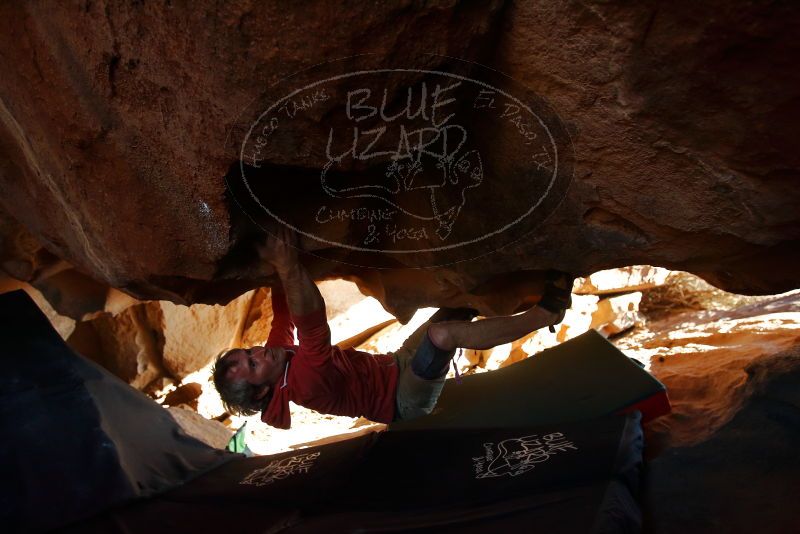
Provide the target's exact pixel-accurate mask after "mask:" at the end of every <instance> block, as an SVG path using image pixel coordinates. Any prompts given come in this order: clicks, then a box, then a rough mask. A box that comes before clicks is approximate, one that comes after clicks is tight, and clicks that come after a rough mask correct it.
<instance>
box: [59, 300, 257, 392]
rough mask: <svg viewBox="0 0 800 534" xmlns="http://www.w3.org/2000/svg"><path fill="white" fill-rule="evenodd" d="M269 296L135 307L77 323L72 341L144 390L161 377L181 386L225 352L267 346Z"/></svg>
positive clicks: (70, 339)
mask: <svg viewBox="0 0 800 534" xmlns="http://www.w3.org/2000/svg"><path fill="white" fill-rule="evenodd" d="M269 294H270V292H269V290H268V289H263V288H262V289H257V290H254V291H248V292H247V293H245V294H244V295H242V296H241V297H239V298H237V299H235V300H233V301H232V302H230V303H229V304H228V305H227V306H219V305H213V306H211V305H203V304H199V305H194V306H190V307H189V306H181V305H176V304H173V303H171V302H168V301H149V302H136V303H134V304H132V305H128V306H126V307H124V308H123V309H122V311H118V312H117V313H113V312H112V311H108V312H105V311H104V312H100V313H97V314H95V315H94V317H93V318H91V319H89V320H86V321H83V322H80V323H78V324H77V326H76V327H75V329H74V331H73V332H72V334H71V335H70V336H69V338H68V340H67V341H68V343H69V344H70V346H72V348H74V349H75V350H77V351H78V352H80V353H81V354H83V355H84V356H86V357H88V358H91V359H93V360H95V361H97V362H98V363H100V364H102V365H103V366H104V367H106V368H107V369H108V370H110V371H111V372H113V373H114V374H116V375H117V376H119V377H120V378H122V379H123V380H125V381H127V382H128V383H130V384H131V385H132V386H134V387H137V388H139V389H145V388H147V386H148V385H151V384H153V382H154V381H155V380H157V379H160V378H162V377H168V378H172V379H176V380H179V381H180V380H182V379H183V378H185V377H186V376H187V375H189V374H191V373H193V372H195V371H198V370H199V369H201V368H203V367H205V366H206V365H208V364H209V363H211V362H212V361H213V360H214V358H215V356H217V355H218V354H219V353H220V352H221V351H223V350H225V349H228V348H232V347H239V346H252V345H255V344H257V343H263V342H264V341H266V339H267V336H268V335H269V328H270V324H271V321H272V303H271V299H270V297H269ZM109 302H111V303H115V304H118V303H119V300H113V301H112V300H110V301H109ZM109 308H114V306H112V305H109ZM153 387H154V388H155V389H159V387H158V386H157V385H153ZM198 395H199V393H198Z"/></svg>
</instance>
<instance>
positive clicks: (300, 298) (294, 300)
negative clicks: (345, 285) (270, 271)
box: [277, 262, 325, 316]
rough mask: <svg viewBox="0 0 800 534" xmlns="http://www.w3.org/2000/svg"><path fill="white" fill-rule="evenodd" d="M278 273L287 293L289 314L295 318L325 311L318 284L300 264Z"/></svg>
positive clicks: (279, 270) (278, 270)
mask: <svg viewBox="0 0 800 534" xmlns="http://www.w3.org/2000/svg"><path fill="white" fill-rule="evenodd" d="M277 272H278V277H280V279H281V284H282V285H283V291H284V293H286V303H287V304H288V306H289V312H290V313H291V314H292V315H293V316H300V315H308V314H309V313H312V312H315V311H317V310H320V309H323V310H324V309H325V301H324V300H323V298H322V295H321V294H320V292H319V289H318V288H317V284H315V283H314V281H313V280H312V279H311V277H310V276H309V275H308V272H307V271H306V270H305V268H304V267H303V266H302V265H301V264H300V263H299V262H298V263H296V264H294V265H292V266H291V267H286V268H283V269H277Z"/></svg>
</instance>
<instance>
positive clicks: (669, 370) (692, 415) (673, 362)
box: [617, 291, 800, 446]
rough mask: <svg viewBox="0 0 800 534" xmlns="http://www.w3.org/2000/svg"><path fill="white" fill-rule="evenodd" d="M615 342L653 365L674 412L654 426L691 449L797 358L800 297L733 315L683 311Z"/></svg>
mask: <svg viewBox="0 0 800 534" xmlns="http://www.w3.org/2000/svg"><path fill="white" fill-rule="evenodd" d="M617 345H618V346H619V348H620V349H622V350H623V351H624V352H625V353H626V354H628V355H629V356H633V357H635V358H637V359H639V360H642V361H645V362H648V363H649V365H650V369H651V372H652V373H653V375H655V376H656V378H658V379H659V380H661V381H662V382H663V383H664V385H666V386H667V389H668V393H669V396H670V400H671V402H672V414H670V415H668V416H665V417H662V418H660V419H658V420H656V421H654V422H653V425H652V427H653V429H654V430H655V431H657V432H659V433H663V434H666V435H668V437H669V439H670V442H671V444H672V445H674V446H686V445H692V444H695V443H698V442H700V441H703V440H705V439H707V438H708V437H709V436H711V435H712V434H713V433H714V432H715V431H716V430H717V429H718V428H720V427H721V426H722V425H724V424H725V423H727V422H728V421H729V420H730V419H731V418H732V417H733V416H734V415H735V414H736V412H737V411H738V410H739V408H740V407H741V405H742V403H743V402H744V401H745V400H746V399H747V398H748V397H749V396H750V395H751V394H752V392H753V391H754V390H756V389H757V388H758V387H759V386H760V384H761V383H762V382H763V381H764V380H766V379H767V378H768V377H769V376H771V375H772V374H775V373H779V372H781V369H782V368H783V366H784V364H786V362H791V361H794V360H792V359H791V357H790V356H791V354H796V353H797V351H798V347H799V346H800V292H797V291H795V292H792V293H788V294H786V295H783V296H778V297H775V298H774V299H770V300H768V301H764V302H759V303H755V304H751V305H748V306H742V307H740V308H737V309H735V310H725V311H701V312H688V313H683V314H679V315H677V316H675V317H672V318H668V319H664V320H662V321H658V322H654V323H651V324H649V325H648V330H646V331H643V332H641V333H639V334H638V335H634V336H628V337H625V338H622V339H621V340H620V341H619V342H617ZM787 358H789V359H787ZM795 358H796V357H795Z"/></svg>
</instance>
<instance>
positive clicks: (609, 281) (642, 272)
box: [573, 265, 670, 295]
mask: <svg viewBox="0 0 800 534" xmlns="http://www.w3.org/2000/svg"><path fill="white" fill-rule="evenodd" d="M669 274H670V271H668V270H667V269H662V268H660V267H653V266H651V265H631V266H630V267H620V268H617V269H606V270H604V271H598V272H596V273H592V274H590V275H589V276H587V277H585V278H579V279H577V280H575V286H574V287H573V291H574V292H575V293H578V294H590V295H603V294H606V293H626V292H629V291H641V290H643V289H650V288H653V287H656V286H660V285H662V284H664V283H665V282H666V280H667V277H668V276H669Z"/></svg>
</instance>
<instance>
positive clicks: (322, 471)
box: [65, 413, 642, 534]
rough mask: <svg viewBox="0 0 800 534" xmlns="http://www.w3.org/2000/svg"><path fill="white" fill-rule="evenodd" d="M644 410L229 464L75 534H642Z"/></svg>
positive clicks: (404, 436)
mask: <svg viewBox="0 0 800 534" xmlns="http://www.w3.org/2000/svg"><path fill="white" fill-rule="evenodd" d="M641 462H642V432H641V426H640V421H639V414H638V413H635V414H630V415H628V416H614V417H609V418H604V419H600V420H595V421H591V422H582V423H577V424H556V425H549V426H544V427H534V428H530V427H528V428H516V429H466V430H449V429H446V430H425V431H409V432H395V433H392V432H381V433H372V434H367V435H364V436H360V437H357V438H354V439H352V440H347V441H344V442H339V443H334V444H329V445H323V446H319V447H312V448H307V449H301V450H298V451H291V452H286V453H282V454H277V455H273V456H267V457H254V458H246V459H239V460H235V461H232V462H229V463H227V464H225V465H223V466H221V467H219V468H217V469H215V470H213V471H211V472H209V473H207V474H205V475H203V476H201V477H199V478H197V479H196V480H193V481H191V482H188V483H187V484H185V485H183V486H182V487H180V488H176V489H174V490H171V491H169V492H166V493H164V494H162V495H159V496H158V497H155V498H153V499H150V500H149V501H147V502H142V503H134V504H132V505H130V506H127V507H124V508H119V509H115V510H111V511H108V512H106V513H104V514H101V515H100V516H98V517H96V518H94V519H92V520H90V521H85V522H83V523H81V524H79V525H74V526H73V527H71V528H69V529H66V530H65V532H108V533H124V532H148V533H153V532H165V533H167V532H169V533H174V532H212V531H218V530H219V531H225V532H237V533H240V534H244V533H249V532H253V533H255V532H284V533H291V534H300V533H318V532H327V533H330V534H334V533H339V532H364V533H366V532H412V531H413V532H437V533H438V532H453V533H469V532H492V533H494V532H529V531H530V530H531V528H532V526H535V527H536V529H537V531H542V532H549V533H553V534H555V533H563V534H566V533H574V532H614V533H619V532H637V531H638V529H639V528H640V524H641V517H640V515H641V514H640V511H639V508H638V505H637V504H636V500H635V495H636V494H637V492H638V481H639V474H640V469H641Z"/></svg>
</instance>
